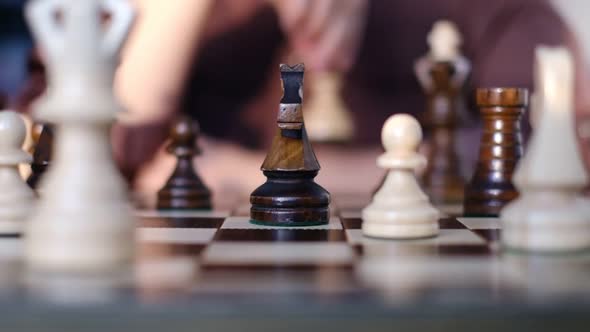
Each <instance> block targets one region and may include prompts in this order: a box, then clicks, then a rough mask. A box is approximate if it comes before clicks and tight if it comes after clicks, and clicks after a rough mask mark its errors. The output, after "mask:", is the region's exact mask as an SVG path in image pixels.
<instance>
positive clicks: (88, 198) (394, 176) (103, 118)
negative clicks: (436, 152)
mask: <svg viewBox="0 0 590 332" xmlns="http://www.w3.org/2000/svg"><path fill="white" fill-rule="evenodd" d="M104 11H106V12H108V13H109V14H110V21H111V24H110V25H109V27H108V28H105V27H104V26H103V24H102V20H101V16H102V15H103V12H104ZM56 12H60V13H61V15H60V20H59V24H61V25H62V27H61V28H60V29H55V28H54V27H56V26H57V22H56V15H55V13H56ZM27 20H28V22H29V24H30V26H31V30H32V32H33V35H34V36H35V38H36V41H37V45H39V47H40V50H41V51H42V53H43V54H44V56H45V61H46V65H47V72H48V77H47V83H48V84H47V89H46V91H45V93H44V94H43V95H42V96H41V97H39V98H38V99H37V100H36V101H35V103H34V104H33V115H34V116H35V118H36V120H38V121H42V122H44V123H51V124H52V126H53V127H54V129H55V131H54V135H55V141H54V146H53V148H52V161H51V165H50V167H49V170H48V172H47V173H46V174H45V175H44V177H43V179H42V182H41V185H40V187H39V190H38V192H39V194H40V195H39V199H38V200H37V199H36V197H35V195H34V193H33V192H32V191H31V189H30V188H29V187H28V186H26V184H25V183H24V182H23V181H22V179H20V177H19V176H18V170H17V165H18V164H19V163H23V162H28V161H29V158H30V157H29V156H28V155H26V154H25V153H24V152H23V151H22V150H21V149H20V144H21V143H22V136H23V133H22V126H21V124H17V122H18V121H20V120H18V119H19V118H18V117H16V116H15V115H14V114H12V113H3V115H2V116H3V117H5V118H6V119H4V120H2V121H3V122H4V123H5V124H6V123H8V125H7V126H0V135H4V136H5V137H3V138H5V139H2V140H1V141H2V144H0V148H1V149H2V150H0V157H1V158H0V166H2V167H1V168H2V172H3V173H2V174H0V181H5V183H2V184H3V186H2V188H3V189H4V190H3V191H2V193H1V194H0V203H1V202H4V203H3V206H2V208H5V210H3V211H2V212H3V213H4V216H6V217H7V220H8V219H9V217H10V216H12V215H15V214H16V212H22V215H21V217H22V218H21V219H20V221H21V222H22V223H21V225H20V226H21V227H22V229H23V230H24V233H25V240H26V245H25V257H26V260H27V262H28V264H29V265H30V266H32V267H34V268H37V269H59V270H64V269H65V270H89V269H90V270H97V269H105V268H112V267H114V266H124V265H127V264H129V263H130V262H132V261H133V258H134V243H135V241H134V238H135V226H136V223H135V218H134V217H133V208H132V206H131V204H130V202H129V195H128V193H127V187H126V185H125V182H124V180H123V178H122V176H121V175H120V174H119V173H118V172H117V169H116V166H115V164H114V161H113V159H112V155H111V149H110V137H109V135H110V130H109V129H110V126H111V125H112V123H113V122H114V121H115V119H116V117H117V113H118V110H119V104H118V102H117V99H116V98H115V95H114V93H113V78H114V73H115V68H116V64H117V62H118V61H117V57H118V53H119V48H120V46H121V44H122V42H123V40H124V38H125V36H126V34H127V30H128V29H129V27H130V26H131V23H132V21H133V10H132V8H131V6H129V4H128V3H127V2H126V1H119V0H109V1H106V0H86V1H66V0H51V1H50V0H35V1H31V2H29V3H28V5H27ZM450 53H452V52H450ZM443 55H444V57H446V56H448V55H449V54H444V52H443ZM444 57H442V58H444ZM536 68H537V73H536V89H537V90H536V91H535V97H534V99H533V100H534V107H533V112H532V115H533V117H532V121H531V122H532V127H533V128H534V129H535V131H534V133H533V136H532V138H531V140H530V143H529V146H528V151H527V154H526V155H525V156H524V157H523V158H522V159H521V160H520V161H519V162H518V164H517V166H516V171H515V173H514V176H512V175H511V174H510V173H511V168H510V163H507V162H503V161H502V158H503V157H506V158H513V157H514V155H516V156H518V153H517V152H518V148H517V147H516V148H515V147H512V148H511V145H518V144H520V142H518V140H517V135H516V136H514V135H511V134H510V132H511V130H513V129H514V128H512V129H510V128H508V129H506V128H503V126H504V121H501V119H499V118H498V119H495V120H492V121H489V125H490V126H492V127H493V130H488V131H486V130H484V135H486V134H490V135H491V138H490V139H487V140H484V141H485V142H497V141H502V140H503V139H504V138H506V145H498V146H497V147H494V148H491V149H484V148H482V149H481V151H484V152H483V153H482V156H483V155H485V154H486V153H490V155H489V156H487V155H486V157H487V158H488V159H487V160H489V162H488V163H486V164H487V165H489V168H490V169H491V170H492V172H490V173H489V174H490V176H491V177H490V179H492V180H493V181H495V180H496V177H497V176H498V174H502V176H503V177H505V178H512V179H513V182H514V183H515V184H516V187H517V189H518V191H519V195H520V196H519V197H518V198H516V199H515V200H513V201H512V202H511V203H509V204H508V205H505V206H504V208H503V209H502V210H501V213H500V218H501V219H502V225H503V236H502V240H503V242H504V243H505V244H506V246H507V247H509V248H516V249H524V250H534V251H536V250H540V251H564V250H565V251H569V250H578V249H582V248H587V247H590V221H589V217H588V216H590V213H588V212H589V211H588V204H587V201H586V200H585V199H583V198H582V197H581V196H580V191H581V189H582V188H583V187H584V186H585V184H586V183H587V180H588V179H587V175H586V172H585V169H584V167H583V164H582V161H581V158H580V154H579V151H578V148H577V142H576V139H575V133H574V122H573V64H572V59H571V55H570V54H569V52H568V51H567V50H566V49H561V48H558V49H548V48H544V47H540V48H539V49H538V50H537V66H536ZM280 69H281V80H282V87H283V92H284V93H283V97H282V99H281V101H280V104H279V110H278V117H277V130H276V134H275V136H274V138H273V142H272V144H271V148H270V150H269V152H268V154H267V156H266V159H265V160H264V162H263V164H262V171H263V173H264V174H265V176H266V177H267V181H266V182H265V183H264V184H262V185H261V186H260V187H259V188H257V189H255V190H254V191H253V192H252V194H251V197H250V202H251V204H252V205H251V214H250V215H251V220H252V222H254V223H259V224H264V225H280V226H310V225H316V224H325V223H328V221H329V217H330V214H329V204H330V194H329V193H328V192H327V191H326V190H325V189H324V188H322V187H321V186H319V185H318V184H317V183H315V182H314V180H313V179H314V177H315V176H316V175H317V174H318V171H319V162H318V160H317V158H316V156H315V154H314V152H313V149H312V146H311V144H310V142H309V139H308V137H307V132H306V127H305V123H304V121H303V111H302V96H301V94H300V92H301V91H302V88H303V72H304V66H303V65H295V66H287V65H281V68H280ZM478 99H480V101H481V105H482V106H484V107H483V108H482V110H483V111H485V112H487V113H489V114H495V115H497V113H499V114H500V115H498V116H500V117H501V115H502V114H506V113H508V114H512V113H518V112H519V109H522V108H523V107H524V105H525V104H526V100H527V94H526V93H525V92H524V91H523V90H520V89H489V90H482V91H480V93H479V94H478ZM483 111H482V112H483ZM511 116H512V115H511ZM183 126H184V127H183ZM14 128H21V129H14ZM190 129H191V125H190V124H189V125H181V126H180V127H177V128H175V130H176V131H177V134H178V141H179V142H182V144H172V145H171V146H170V147H169V150H170V151H172V152H174V153H175V154H177V155H178V156H179V161H178V165H179V166H178V167H177V169H176V170H175V172H185V171H186V169H187V166H189V167H188V169H189V170H190V166H191V162H192V160H191V158H189V157H188V156H189V155H190V154H192V153H194V151H195V147H194V145H192V146H191V145H190V144H188V145H187V144H186V143H187V141H194V137H192V136H191V135H190ZM489 129H492V128H489ZM505 133H506V135H504V134H505ZM421 135H422V134H421V128H420V126H419V124H418V123H417V122H416V120H415V119H413V118H412V117H409V116H408V115H395V116H394V117H393V118H391V119H390V120H388V121H387V122H386V124H385V126H384V130H383V132H382V138H383V143H384V146H385V150H386V152H385V153H384V154H383V155H382V156H381V157H380V158H379V160H378V164H379V165H380V166H381V167H383V168H385V169H387V172H388V174H387V177H386V179H385V181H384V184H383V185H382V186H381V188H380V189H379V191H378V192H377V193H376V194H375V196H374V198H373V202H372V203H371V204H370V205H369V206H368V207H367V208H366V209H365V210H363V217H364V223H363V230H364V232H365V234H367V235H368V236H375V237H386V238H416V237H425V236H435V235H436V234H437V232H438V224H437V219H438V215H439V213H438V211H437V210H436V209H435V208H433V207H432V206H431V205H430V203H429V200H428V198H427V196H426V195H425V194H424V193H423V192H422V190H421V188H420V186H419V185H418V183H417V181H416V178H415V173H414V171H415V169H416V168H418V167H420V166H422V165H423V164H424V162H425V160H424V157H422V156H420V155H419V154H418V153H417V152H416V149H417V146H418V144H419V143H420V140H421ZM511 137H512V138H513V139H514V141H512V142H511V140H510V138H511ZM193 143H194V142H193ZM482 145H483V144H482ZM17 147H18V148H17ZM511 149H512V150H511ZM486 151H487V152H486ZM505 151H513V152H510V153H505ZM181 157H182V158H181ZM482 159H483V158H482ZM514 159H515V160H516V158H514ZM476 174H477V172H476ZM193 180H194V178H193ZM19 181H20V182H19ZM493 181H492V182H493ZM190 183H191V181H188V182H186V181H185V182H182V183H180V186H181V187H182V185H185V184H188V185H187V187H189V188H190V187H191V185H190ZM193 183H194V181H193ZM172 184H178V183H172ZM173 187H177V186H173ZM12 188H14V190H12ZM165 189H166V188H165ZM494 190H495V189H494ZM494 190H491V191H490V192H489V194H490V195H494V192H495V191H494ZM177 194H178V192H177V193H176V194H174V195H177ZM160 195H161V198H162V199H161V201H162V202H164V201H165V200H166V199H167V198H168V196H167V195H166V191H163V193H162V192H161V194H160ZM180 195H181V196H182V195H190V191H188V192H184V193H182V192H181V193H180ZM201 198H203V197H201ZM204 198H206V197H204ZM203 201H206V199H205V200H203ZM161 207H162V208H164V207H166V206H161ZM172 208H178V206H176V207H175V206H172ZM11 213H12V214H11ZM25 215H26V216H25ZM23 224H24V225H23Z"/></svg>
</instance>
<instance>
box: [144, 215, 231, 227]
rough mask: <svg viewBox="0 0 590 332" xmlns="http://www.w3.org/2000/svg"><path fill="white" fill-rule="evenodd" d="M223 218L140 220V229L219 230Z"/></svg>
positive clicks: (158, 218) (159, 218)
mask: <svg viewBox="0 0 590 332" xmlns="http://www.w3.org/2000/svg"><path fill="white" fill-rule="evenodd" d="M223 220H224V218H209V217H207V218H162V217H157V218H145V217H144V218H140V219H139V225H140V227H151V228H157V227H163V228H219V227H221V224H223Z"/></svg>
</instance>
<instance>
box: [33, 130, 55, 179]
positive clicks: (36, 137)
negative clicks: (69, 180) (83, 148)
mask: <svg viewBox="0 0 590 332" xmlns="http://www.w3.org/2000/svg"><path fill="white" fill-rule="evenodd" d="M33 142H34V143H35V150H34V152H33V162H32V163H31V175H29V178H28V179H27V184H28V185H29V187H31V188H32V189H33V190H36V189H37V187H38V185H39V181H40V180H41V178H42V176H43V174H45V172H46V171H47V167H49V164H50V162H51V150H52V147H53V128H52V127H51V126H50V125H48V124H44V125H42V124H35V125H34V126H33Z"/></svg>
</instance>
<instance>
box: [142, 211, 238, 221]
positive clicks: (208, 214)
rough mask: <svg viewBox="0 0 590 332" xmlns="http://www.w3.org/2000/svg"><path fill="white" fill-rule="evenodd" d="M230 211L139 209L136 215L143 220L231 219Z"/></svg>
mask: <svg viewBox="0 0 590 332" xmlns="http://www.w3.org/2000/svg"><path fill="white" fill-rule="evenodd" d="M229 214H230V213H229V211H225V210H156V209H138V210H135V215H136V216H138V217H142V218H158V217H161V218H213V219H223V218H227V217H229Z"/></svg>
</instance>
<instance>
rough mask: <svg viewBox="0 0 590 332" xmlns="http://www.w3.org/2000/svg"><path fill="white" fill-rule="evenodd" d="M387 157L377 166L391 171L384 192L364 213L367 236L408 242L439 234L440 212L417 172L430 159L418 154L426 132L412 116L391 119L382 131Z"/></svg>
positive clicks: (394, 116) (378, 194)
mask: <svg viewBox="0 0 590 332" xmlns="http://www.w3.org/2000/svg"><path fill="white" fill-rule="evenodd" d="M381 140H382V142H383V146H384V147H385V153H384V154H383V155H381V156H380V157H379V158H378V159H377V165H378V166H379V167H382V168H386V169H389V173H388V174H387V178H386V179H385V182H384V183H383V185H382V186H381V189H379V191H378V192H377V193H376V194H375V196H374V197H373V201H372V202H371V203H370V204H369V205H368V206H367V207H366V208H365V209H364V210H363V212H362V216H363V226H362V227H363V233H364V234H365V235H366V236H371V237H381V238H393V239H408V238H422V237H431V236H435V235H437V234H438V217H439V212H438V210H436V209H435V208H434V207H433V206H432V205H431V204H430V201H429V200H428V197H427V196H426V195H425V194H424V192H423V191H422V189H421V188H420V186H419V185H418V182H417V181H416V175H415V170H416V169H418V168H420V167H424V165H425V163H426V159H425V158H424V156H422V155H420V154H419V153H418V152H417V149H418V145H419V144H420V141H421V140H422V129H421V128H420V124H419V123H418V121H417V120H416V119H414V118H413V117H412V116H410V115H408V114H397V115H393V116H391V117H389V119H387V121H386V122H385V125H384V126H383V130H382V131H381Z"/></svg>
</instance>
